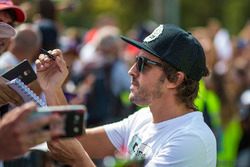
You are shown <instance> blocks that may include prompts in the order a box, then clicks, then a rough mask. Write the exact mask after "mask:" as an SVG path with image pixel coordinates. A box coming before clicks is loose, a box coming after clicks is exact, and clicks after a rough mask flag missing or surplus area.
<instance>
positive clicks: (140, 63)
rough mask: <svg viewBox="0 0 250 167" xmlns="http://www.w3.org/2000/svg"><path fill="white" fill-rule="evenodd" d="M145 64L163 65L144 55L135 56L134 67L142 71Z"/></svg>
mask: <svg viewBox="0 0 250 167" xmlns="http://www.w3.org/2000/svg"><path fill="white" fill-rule="evenodd" d="M145 64H151V65H156V66H159V67H163V65H162V64H161V63H158V62H155V61H153V60H150V59H148V58H146V57H143V56H137V57H136V68H137V70H138V71H139V72H143V68H144V65H145Z"/></svg>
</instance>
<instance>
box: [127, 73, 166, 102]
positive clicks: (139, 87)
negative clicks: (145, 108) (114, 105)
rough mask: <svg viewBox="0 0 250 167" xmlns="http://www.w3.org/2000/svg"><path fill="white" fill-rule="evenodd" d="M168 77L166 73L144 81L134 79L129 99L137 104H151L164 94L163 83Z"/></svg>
mask: <svg viewBox="0 0 250 167" xmlns="http://www.w3.org/2000/svg"><path fill="white" fill-rule="evenodd" d="M165 79H166V76H165V75H164V73H162V75H161V76H160V77H159V78H158V79H155V80H154V79H153V77H152V79H151V80H150V81H152V82H149V81H146V82H144V83H138V81H134V82H133V83H134V84H133V86H132V89H131V92H130V94H129V100H130V101H131V102H133V103H135V104H136V105H139V106H141V105H149V104H151V103H152V102H153V101H154V100H156V99H159V98H161V97H162V94H163V91H164V90H163V84H164V81H165Z"/></svg>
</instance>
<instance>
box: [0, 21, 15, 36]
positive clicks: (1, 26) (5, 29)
mask: <svg viewBox="0 0 250 167" xmlns="http://www.w3.org/2000/svg"><path fill="white" fill-rule="evenodd" d="M15 35H16V30H15V29H14V28H13V27H11V26H10V25H9V24H6V23H4V22H0V38H11V37H13V36H15Z"/></svg>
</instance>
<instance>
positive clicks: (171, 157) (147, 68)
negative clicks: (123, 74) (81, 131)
mask: <svg viewBox="0 0 250 167" xmlns="http://www.w3.org/2000/svg"><path fill="white" fill-rule="evenodd" d="M122 39H123V40H124V41H126V42H127V43H129V44H131V45H134V46H136V47H137V48H139V49H141V50H140V52H139V54H138V56H137V57H136V62H135V63H134V65H133V66H132V67H131V69H130V70H129V72H128V73H129V75H130V76H131V86H130V95H129V99H130V101H131V102H133V103H135V104H137V105H139V106H148V107H145V108H142V109H140V110H139V111H137V112H135V113H134V114H132V115H131V116H129V117H128V118H127V119H124V120H122V121H120V122H117V123H113V124H108V125H105V126H101V127H97V128H92V129H88V130H86V134H85V135H82V136H81V137H79V138H77V139H72V140H67V141H62V140H59V141H57V142H53V143H49V148H50V151H51V153H52V155H54V157H55V158H56V159H57V160H59V161H62V162H65V163H67V164H70V165H73V166H94V163H93V162H92V161H91V159H90V158H103V157H105V156H108V155H114V154H115V152H117V151H119V152H120V153H121V154H123V155H125V156H126V157H129V158H131V159H137V160H141V159H143V160H145V161H144V162H145V163H144V165H145V166H147V167H154V166H157V167H161V166H162V167H165V166H168V167H169V166H171V167H183V166H185V167H215V166H216V140H215V137H214V135H213V133H212V131H211V130H210V129H209V127H208V126H207V125H206V124H205V122H204V119H203V115H202V113H201V112H199V111H197V109H196V107H195V106H194V99H195V98H196V96H197V93H198V89H199V80H200V79H201V78H202V77H203V76H207V75H208V70H207V67H206V60H205V55H204V51H203V48H202V47H201V45H200V43H199V42H198V41H197V40H196V39H195V38H194V37H193V36H192V34H191V33H188V32H186V31H184V30H183V29H181V28H179V27H177V26H175V25H169V24H166V25H160V26H158V27H157V28H156V29H155V30H154V31H153V32H152V33H151V34H150V35H149V36H148V37H146V38H145V39H144V41H143V42H137V41H134V40H132V39H129V38H126V37H122ZM51 53H52V54H53V55H55V56H57V57H56V61H51V60H50V59H49V58H47V57H46V56H45V55H40V56H39V59H38V60H37V61H36V64H37V70H38V80H39V82H40V85H41V87H42V89H43V91H44V92H45V95H46V99H47V102H48V104H49V105H58V104H66V100H65V97H64V96H63V93H62V88H61V85H62V83H63V81H64V80H65V78H66V76H67V74H68V71H67V67H66V64H65V62H64V60H63V56H62V54H61V52H60V51H59V50H54V51H52V52H51ZM52 78H53V79H52ZM100 112H101V111H100Z"/></svg>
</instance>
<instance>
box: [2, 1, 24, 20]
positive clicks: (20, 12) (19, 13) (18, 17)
mask: <svg viewBox="0 0 250 167" xmlns="http://www.w3.org/2000/svg"><path fill="white" fill-rule="evenodd" d="M6 9H10V10H13V11H14V12H15V13H16V20H15V21H17V22H20V23H22V22H24V21H25V19H26V16H25V13H24V11H23V10H22V9H20V8H19V7H18V6H15V5H13V6H9V5H5V4H0V10H6Z"/></svg>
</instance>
